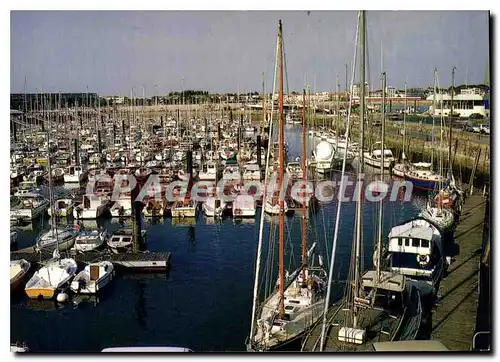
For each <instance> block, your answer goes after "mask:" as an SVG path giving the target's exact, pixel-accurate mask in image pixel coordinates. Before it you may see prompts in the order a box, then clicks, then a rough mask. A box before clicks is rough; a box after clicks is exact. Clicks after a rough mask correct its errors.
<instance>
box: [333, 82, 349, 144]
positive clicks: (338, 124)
mask: <svg viewBox="0 0 500 362" xmlns="http://www.w3.org/2000/svg"><path fill="white" fill-rule="evenodd" d="M339 127H340V83H339V74H338V73H337V126H336V127H335V131H337V130H338V129H339ZM338 136H339V135H338V134H337V140H338ZM346 150H347V149H346Z"/></svg>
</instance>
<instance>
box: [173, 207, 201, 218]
mask: <svg viewBox="0 0 500 362" xmlns="http://www.w3.org/2000/svg"><path fill="white" fill-rule="evenodd" d="M171 212H172V217H196V207H194V206H193V207H172V209H171Z"/></svg>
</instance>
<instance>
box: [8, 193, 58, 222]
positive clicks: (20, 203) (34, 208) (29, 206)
mask: <svg viewBox="0 0 500 362" xmlns="http://www.w3.org/2000/svg"><path fill="white" fill-rule="evenodd" d="M48 208H49V201H48V200H47V199H45V198H44V197H42V196H41V195H40V194H38V193H30V192H28V193H26V194H24V195H22V196H17V197H16V196H14V199H13V198H12V197H11V208H10V218H11V220H33V219H36V218H37V217H38V216H40V215H42V214H43V213H44V212H45V210H47V209H48Z"/></svg>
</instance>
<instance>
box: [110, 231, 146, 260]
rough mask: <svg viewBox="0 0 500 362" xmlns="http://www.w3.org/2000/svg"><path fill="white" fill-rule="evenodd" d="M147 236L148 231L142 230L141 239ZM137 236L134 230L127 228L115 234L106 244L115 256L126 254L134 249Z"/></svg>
mask: <svg viewBox="0 0 500 362" xmlns="http://www.w3.org/2000/svg"><path fill="white" fill-rule="evenodd" d="M145 236H146V230H141V237H142V238H144V237H145ZM134 238H135V235H134V234H133V230H132V228H129V227H125V228H122V229H119V230H117V231H116V232H114V233H113V234H112V235H111V237H110V238H108V240H107V241H106V244H107V245H108V247H109V248H110V249H111V251H112V252H113V253H115V254H120V253H125V252H128V251H130V250H131V249H132V246H133V245H134Z"/></svg>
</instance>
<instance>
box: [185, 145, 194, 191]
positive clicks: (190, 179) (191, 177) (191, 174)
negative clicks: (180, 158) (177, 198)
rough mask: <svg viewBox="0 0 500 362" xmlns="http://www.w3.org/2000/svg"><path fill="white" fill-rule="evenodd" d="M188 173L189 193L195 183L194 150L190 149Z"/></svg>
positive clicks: (187, 163) (187, 161) (188, 153)
mask: <svg viewBox="0 0 500 362" xmlns="http://www.w3.org/2000/svg"><path fill="white" fill-rule="evenodd" d="M186 175H187V177H188V191H187V192H188V193H190V192H191V186H192V185H193V184H192V182H193V151H192V150H188V151H187V152H186Z"/></svg>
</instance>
